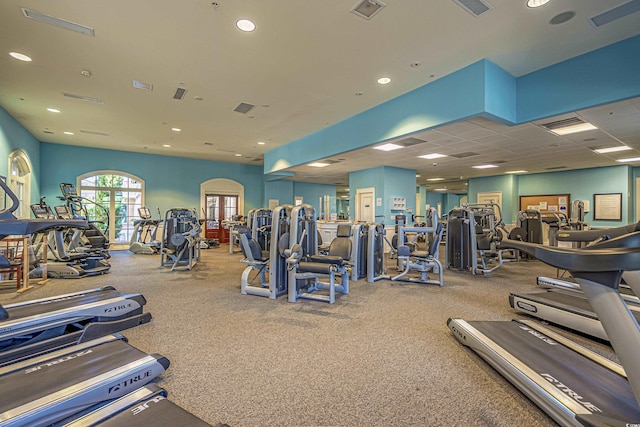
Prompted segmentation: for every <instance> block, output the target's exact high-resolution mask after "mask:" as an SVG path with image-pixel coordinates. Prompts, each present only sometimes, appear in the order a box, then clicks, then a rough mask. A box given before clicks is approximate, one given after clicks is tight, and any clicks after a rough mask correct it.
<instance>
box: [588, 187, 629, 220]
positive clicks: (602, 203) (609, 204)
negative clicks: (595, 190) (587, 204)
mask: <svg viewBox="0 0 640 427" xmlns="http://www.w3.org/2000/svg"><path fill="white" fill-rule="evenodd" d="M593 207H594V209H593V219H595V220H608V221H622V193H607V194H594V195H593Z"/></svg>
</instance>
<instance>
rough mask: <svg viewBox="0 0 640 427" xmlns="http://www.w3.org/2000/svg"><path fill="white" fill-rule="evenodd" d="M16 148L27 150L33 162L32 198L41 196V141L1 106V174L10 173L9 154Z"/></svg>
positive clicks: (36, 198)
mask: <svg viewBox="0 0 640 427" xmlns="http://www.w3.org/2000/svg"><path fill="white" fill-rule="evenodd" d="M14 150H22V151H24V152H25V154H26V155H27V157H29V161H30V162H31V168H32V170H31V174H32V175H31V200H32V201H33V200H36V201H37V200H38V199H39V197H40V142H39V141H38V140H37V139H36V138H35V137H34V136H33V135H31V134H30V133H29V131H27V130H26V129H25V128H24V127H22V125H21V124H20V123H18V122H17V121H16V120H15V119H14V118H13V117H11V116H10V115H9V113H7V111H6V110H5V109H3V108H2V107H0V159H4V160H3V161H0V175H2V176H4V177H6V176H8V174H9V155H10V154H11V153H12V152H13V151H14Z"/></svg>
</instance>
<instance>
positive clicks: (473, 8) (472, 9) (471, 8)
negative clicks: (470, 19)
mask: <svg viewBox="0 0 640 427" xmlns="http://www.w3.org/2000/svg"><path fill="white" fill-rule="evenodd" d="M453 1H454V2H455V3H457V4H458V5H460V6H461V7H462V8H463V9H464V10H466V11H467V12H469V13H470V14H472V15H473V16H475V17H478V16H480V15H482V14H483V13H485V12H488V11H490V10H491V6H489V4H487V3H486V2H484V1H482V0H453Z"/></svg>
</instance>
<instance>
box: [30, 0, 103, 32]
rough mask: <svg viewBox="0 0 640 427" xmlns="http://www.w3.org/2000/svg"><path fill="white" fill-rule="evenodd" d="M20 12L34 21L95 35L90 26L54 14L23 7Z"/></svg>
mask: <svg viewBox="0 0 640 427" xmlns="http://www.w3.org/2000/svg"><path fill="white" fill-rule="evenodd" d="M22 13H23V14H24V16H25V17H26V18H29V19H33V20H34V21H39V22H44V23H45V24H50V25H55V26H56V27H58V28H64V29H65V30H70V31H75V32H76V33H81V34H84V35H87V36H91V37H95V35H96V34H95V31H94V30H93V28H91V27H87V26H85V25H80V24H76V23H75V22H70V21H65V20H64V19H60V18H56V17H55V16H50V15H45V14H44V13H41V12H37V11H35V10H31V9H27V8H24V7H23V8H22Z"/></svg>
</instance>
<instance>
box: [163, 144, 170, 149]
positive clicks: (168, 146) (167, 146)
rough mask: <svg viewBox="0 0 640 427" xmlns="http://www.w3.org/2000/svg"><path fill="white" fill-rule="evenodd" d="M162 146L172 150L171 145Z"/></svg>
mask: <svg viewBox="0 0 640 427" xmlns="http://www.w3.org/2000/svg"><path fill="white" fill-rule="evenodd" d="M162 146H163V147H164V148H171V145H169V144H162Z"/></svg>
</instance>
